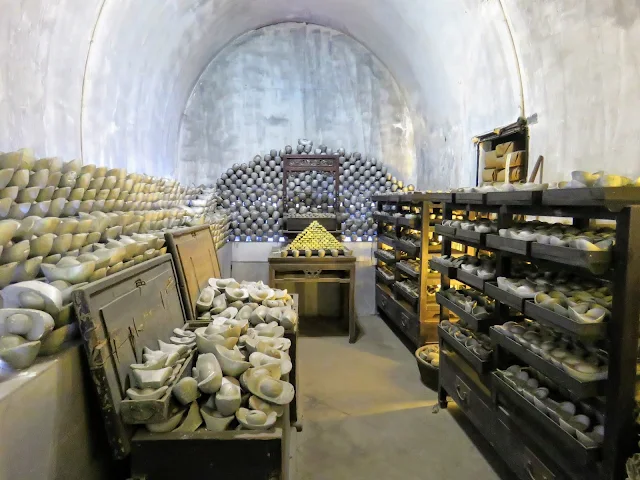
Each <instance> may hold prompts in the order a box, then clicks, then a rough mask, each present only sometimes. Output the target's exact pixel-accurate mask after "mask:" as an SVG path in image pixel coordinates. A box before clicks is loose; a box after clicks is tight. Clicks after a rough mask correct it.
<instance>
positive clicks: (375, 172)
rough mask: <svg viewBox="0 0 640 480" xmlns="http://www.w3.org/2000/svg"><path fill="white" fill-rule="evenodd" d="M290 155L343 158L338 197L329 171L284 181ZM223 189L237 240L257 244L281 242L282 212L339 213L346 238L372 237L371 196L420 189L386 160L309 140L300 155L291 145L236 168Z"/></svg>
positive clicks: (219, 183)
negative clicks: (404, 179)
mask: <svg viewBox="0 0 640 480" xmlns="http://www.w3.org/2000/svg"><path fill="white" fill-rule="evenodd" d="M288 154H298V155H310V154H315V155H339V159H340V173H339V188H338V197H337V198H336V193H335V179H334V178H333V176H331V175H330V174H328V173H326V172H318V171H307V172H298V173H294V174H291V175H289V178H287V179H284V178H283V162H282V158H283V156H284V155H288ZM217 187H218V189H219V193H220V196H221V198H222V207H223V208H225V209H228V210H229V214H230V217H231V239H232V240H236V241H237V240H239V241H254V242H255V241H267V240H268V239H271V238H273V239H275V240H276V241H277V240H278V239H279V237H280V233H281V231H282V230H283V229H284V225H285V219H284V218H283V216H282V212H284V214H285V215H287V216H289V217H310V218H318V217H330V216H333V215H336V216H337V218H338V220H339V221H340V223H341V228H342V231H343V234H344V236H345V238H349V239H352V240H356V239H357V238H358V237H364V238H367V237H372V236H373V235H375V232H376V229H377V225H376V224H375V222H374V220H373V208H374V207H375V205H374V204H373V203H372V201H371V196H372V195H374V194H380V193H392V192H402V191H404V192H407V191H413V189H414V187H413V186H412V185H409V186H407V187H405V186H404V185H403V182H402V181H399V180H398V179H396V178H395V177H394V176H392V175H391V173H389V172H388V169H387V167H386V166H385V165H384V164H383V162H382V161H381V160H378V159H376V158H374V157H366V156H363V155H362V154H361V153H359V152H355V153H347V152H346V151H345V149H344V148H339V149H337V150H335V151H334V150H333V149H331V148H328V147H327V146H326V145H320V146H319V147H317V148H315V149H314V148H313V142H312V141H310V140H305V139H300V140H298V145H297V146H296V148H295V151H294V149H293V148H292V147H291V146H290V145H287V146H286V147H285V148H284V149H283V150H280V151H277V150H271V151H270V152H269V153H267V154H266V155H264V156H260V155H256V157H254V159H253V160H252V161H251V162H249V164H244V163H243V164H242V165H240V164H235V165H233V167H232V168H230V169H228V170H227V171H226V172H225V173H223V174H222V176H221V177H220V179H218V181H217ZM283 187H286V188H283ZM285 189H286V193H285Z"/></svg>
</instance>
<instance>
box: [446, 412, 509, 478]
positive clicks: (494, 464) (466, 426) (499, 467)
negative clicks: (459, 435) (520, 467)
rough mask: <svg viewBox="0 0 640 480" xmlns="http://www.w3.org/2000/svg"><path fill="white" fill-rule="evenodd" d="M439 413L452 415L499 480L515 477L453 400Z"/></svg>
mask: <svg viewBox="0 0 640 480" xmlns="http://www.w3.org/2000/svg"><path fill="white" fill-rule="evenodd" d="M441 413H449V414H450V415H451V416H452V417H453V419H454V420H455V421H456V423H457V424H458V425H459V426H460V428H461V429H462V430H463V431H464V433H465V434H466V435H467V437H469V439H470V440H471V442H472V443H473V445H474V446H475V447H476V448H477V449H478V451H479V452H480V454H481V455H482V456H483V457H484V459H485V460H486V461H487V463H489V465H491V468H493V470H494V471H495V473H496V475H498V476H499V477H500V479H501V480H513V479H514V478H515V476H514V473H513V472H512V471H511V469H510V468H509V467H508V465H507V464H506V463H505V462H504V460H502V458H500V456H499V455H498V453H497V452H496V451H495V449H494V448H493V446H491V444H490V443H489V442H488V441H487V439H486V438H484V436H483V435H482V434H481V433H480V431H479V430H478V429H477V428H476V427H475V426H474V425H473V424H472V423H471V421H470V420H469V419H468V418H467V416H466V415H465V414H464V413H463V412H462V410H460V408H459V407H458V406H457V405H456V403H455V402H453V401H450V402H449V405H448V407H447V412H441Z"/></svg>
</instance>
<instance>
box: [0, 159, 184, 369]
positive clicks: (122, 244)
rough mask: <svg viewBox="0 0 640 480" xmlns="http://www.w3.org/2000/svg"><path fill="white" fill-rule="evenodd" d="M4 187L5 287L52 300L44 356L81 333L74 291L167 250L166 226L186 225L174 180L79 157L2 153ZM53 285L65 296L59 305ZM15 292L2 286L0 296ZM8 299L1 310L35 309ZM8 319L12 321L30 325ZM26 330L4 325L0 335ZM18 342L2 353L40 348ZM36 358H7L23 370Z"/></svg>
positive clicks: (0, 234)
mask: <svg viewBox="0 0 640 480" xmlns="http://www.w3.org/2000/svg"><path fill="white" fill-rule="evenodd" d="M0 187H1V188H0V219H1V220H0V288H5V287H7V285H12V287H16V288H20V289H25V288H26V289H31V290H29V291H30V292H31V293H29V295H27V297H29V296H31V297H34V298H35V297H37V295H41V296H44V297H47V298H49V300H47V301H46V302H44V304H46V305H47V308H46V309H44V311H45V312H46V313H48V314H49V315H51V316H52V317H53V318H54V326H55V327H56V330H55V331H54V332H53V333H52V334H51V335H50V336H49V337H48V340H47V342H44V343H43V344H42V348H40V350H39V352H40V353H41V354H45V353H46V354H49V353H53V352H55V351H56V350H57V349H58V348H59V347H60V345H61V344H62V343H63V342H64V340H67V339H69V337H70V336H72V335H73V334H75V333H76V327H75V324H74V325H72V323H73V320H74V318H73V315H72V314H73V309H72V308H71V304H70V302H71V299H70V295H71V291H72V290H73V289H74V288H77V287H79V286H82V285H84V284H85V283H87V282H92V281H96V280H99V279H101V278H103V277H105V276H106V275H110V274H114V273H117V272H118V271H120V270H122V269H124V268H127V267H129V266H131V265H134V264H136V263H139V262H141V261H144V260H147V259H150V258H153V257H155V256H158V255H161V254H163V253H166V248H164V242H165V240H164V233H163V230H168V229H172V228H177V227H180V226H182V225H184V218H185V217H184V210H183V209H182V208H181V207H182V205H183V203H184V196H185V193H186V189H185V188H183V187H180V185H179V184H178V183H177V182H175V181H173V180H165V179H159V178H154V177H149V176H146V175H139V174H129V175H127V173H126V171H125V170H124V169H111V170H108V169H107V168H106V167H96V166H95V165H84V166H82V165H81V162H80V161H78V160H72V161H70V162H66V163H64V162H62V160H60V159H58V158H43V159H39V160H37V159H36V158H35V157H34V156H33V153H32V152H31V151H30V150H28V149H23V150H20V151H18V152H12V153H7V154H0ZM43 276H44V278H42V277H43ZM36 279H37V280H41V281H36V282H33V281H34V280H36ZM50 286H53V288H54V289H55V290H56V291H58V294H60V295H62V297H61V300H60V302H59V301H57V300H55V298H57V295H55V294H54V293H52V291H51V290H50ZM12 290H13V289H12V288H9V289H7V288H5V291H3V292H2V293H3V298H9V297H11V295H12V294H11V292H12ZM38 290H42V292H41V293H40V294H38V293H37V291H38ZM7 296H8V297H7ZM14 297H15V296H14ZM11 298H12V300H11V301H10V302H9V303H7V300H6V299H5V301H4V307H10V308H27V309H37V307H35V306H34V301H33V299H27V300H25V301H22V300H21V298H22V297H15V298H13V297H11ZM16 298H17V299H16ZM25 302H26V304H25ZM40 303H42V302H40ZM40 303H38V302H35V304H40ZM27 314H30V312H27ZM11 315H13V314H11ZM11 318H12V320H11V321H10V322H9V323H10V324H18V323H21V324H26V322H28V321H27V320H25V319H24V317H22V316H18V317H17V320H13V317H11ZM47 325H48V323H47ZM16 328H17V330H16ZM24 328H26V327H24V326H22V327H15V328H14V327H11V328H10V329H9V330H2V329H0V335H5V334H7V335H14V334H13V333H12V332H14V331H18V332H19V331H22V330H21V329H24ZM7 332H8V333H7ZM45 333H46V331H45ZM43 335H44V334H43ZM32 337H33V335H28V336H27V337H26V338H28V339H30V338H32ZM17 341H18V340H17V339H15V338H13V337H10V339H9V340H5V343H6V342H8V343H6V344H3V345H4V346H3V347H2V351H4V349H5V347H6V348H7V349H9V351H12V350H13V349H15V348H18V347H19V350H20V351H26V350H27V349H30V350H29V351H35V350H36V346H35V345H27V346H21V345H22V344H17V343H16V342H17ZM6 355H12V354H11V353H7V354H6ZM24 358H30V356H29V355H27V356H26V357H24ZM32 361H33V359H31V362H26V361H17V362H16V361H11V362H9V363H10V364H12V365H13V366H19V368H24V367H25V366H28V364H30V363H32Z"/></svg>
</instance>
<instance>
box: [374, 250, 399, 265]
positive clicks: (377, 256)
mask: <svg viewBox="0 0 640 480" xmlns="http://www.w3.org/2000/svg"><path fill="white" fill-rule="evenodd" d="M373 256H374V257H376V258H377V259H378V260H380V261H381V262H384V263H386V264H387V265H393V264H395V263H396V262H397V260H396V259H395V258H393V259H388V258H385V257H383V256H382V255H381V254H380V250H376V251H375V252H373Z"/></svg>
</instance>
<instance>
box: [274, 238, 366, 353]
mask: <svg viewBox="0 0 640 480" xmlns="http://www.w3.org/2000/svg"><path fill="white" fill-rule="evenodd" d="M355 282H356V257H354V256H353V255H341V256H339V257H331V256H329V257H317V256H312V257H291V256H287V257H282V256H280V253H279V249H277V248H274V249H273V250H272V251H271V254H270V255H269V285H271V286H273V287H278V288H287V289H288V290H291V291H293V292H295V293H298V294H299V295H300V303H299V308H300V313H299V315H300V317H301V319H302V317H305V316H311V315H313V316H321V317H324V315H322V314H319V313H318V312H321V311H326V309H328V308H333V309H334V310H335V307H336V302H335V301H333V300H334V299H333V298H327V299H326V300H328V301H325V298H321V296H319V295H318V292H319V290H320V287H321V286H322V285H323V284H337V285H338V286H339V287H340V288H339V290H340V295H339V296H340V297H341V301H340V303H339V304H338V308H339V311H340V313H339V315H340V316H341V317H342V318H344V317H346V318H347V319H348V322H349V343H354V342H355V341H356V340H357V338H358V333H359V331H360V326H359V325H358V322H357V319H356V311H355V285H356V284H355ZM309 287H311V288H309ZM343 287H344V289H346V288H348V293H347V294H346V295H344V294H343ZM310 310H313V313H310Z"/></svg>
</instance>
